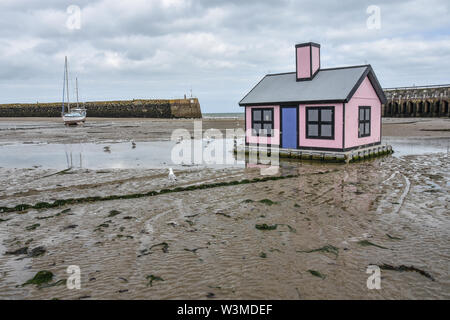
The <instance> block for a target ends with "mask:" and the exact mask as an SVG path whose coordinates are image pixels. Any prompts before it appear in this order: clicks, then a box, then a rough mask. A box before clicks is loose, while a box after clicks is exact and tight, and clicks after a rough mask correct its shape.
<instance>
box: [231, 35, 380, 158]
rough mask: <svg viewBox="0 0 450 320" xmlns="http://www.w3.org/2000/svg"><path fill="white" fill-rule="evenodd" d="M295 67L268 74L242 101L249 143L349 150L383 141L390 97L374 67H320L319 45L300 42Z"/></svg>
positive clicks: (296, 48) (286, 147) (297, 47)
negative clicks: (383, 112) (383, 113)
mask: <svg viewBox="0 0 450 320" xmlns="http://www.w3.org/2000/svg"><path fill="white" fill-rule="evenodd" d="M295 57H296V71H295V72H290V73H279V74H268V75H266V76H265V77H264V78H263V79H262V80H261V81H260V82H259V83H258V84H257V85H256V86H255V87H254V88H253V89H252V90H251V91H250V92H249V93H248V94H247V95H246V96H245V97H244V98H243V99H242V100H241V101H240V102H239V105H240V106H243V107H245V125H246V129H247V134H246V141H245V142H246V145H260V144H264V145H269V146H271V145H276V146H279V147H280V148H283V149H301V150H302V149H303V150H325V151H348V150H351V149H356V148H360V147H368V146H373V145H377V144H380V142H381V105H382V104H384V103H385V102H386V97H385V95H384V93H383V90H382V88H381V86H380V84H379V82H378V80H377V77H376V76H375V72H374V71H373V69H372V67H371V66H370V65H362V66H351V67H341V68H327V69H324V68H321V66H320V45H319V44H317V43H313V42H308V43H303V44H298V45H296V46H295Z"/></svg>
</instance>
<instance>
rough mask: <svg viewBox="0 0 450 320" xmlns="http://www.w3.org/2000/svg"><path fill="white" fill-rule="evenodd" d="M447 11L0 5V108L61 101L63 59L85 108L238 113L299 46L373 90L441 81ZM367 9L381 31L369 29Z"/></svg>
mask: <svg viewBox="0 0 450 320" xmlns="http://www.w3.org/2000/svg"><path fill="white" fill-rule="evenodd" d="M449 3H450V2H449V1H448V0H442V1H441V0H423V1H420V0H418V1H384V0H380V1H361V0H354V1H353V0H352V1H319V0H315V1H295V0H283V1H275V0H270V1H269V0H245V1H244V0H231V1H219V0H147V1H144V0H133V1H131V0H128V1H119V0H98V1H84V0H80V1H63V0H39V1H31V0H30V1H25V0H0V103H11V102H36V101H40V102H50V101H60V100H61V96H62V81H63V67H64V56H65V55H67V56H68V59H69V72H70V78H71V81H72V82H74V78H75V76H78V79H79V87H80V96H81V99H82V100H85V101H93V100H116V99H133V98H136V99H137V98H181V97H183V95H184V94H185V93H186V94H188V95H190V89H191V88H192V92H193V95H194V96H196V97H198V98H199V99H200V104H201V106H202V111H203V112H239V111H241V109H240V108H239V106H238V102H239V100H240V99H241V98H242V97H243V96H244V95H245V94H246V93H247V92H248V91H249V90H250V89H251V88H252V87H253V86H254V85H255V84H256V83H257V82H258V81H259V80H260V79H261V78H262V77H263V76H264V75H265V74H266V73H277V72H290V71H294V70H295V53H294V52H295V51H294V46H295V44H296V43H302V42H309V41H314V42H318V43H320V44H321V58H322V59H321V63H322V67H325V68H327V67H337V66H347V65H358V64H366V63H370V64H371V65H372V67H373V68H374V70H375V72H376V74H377V77H378V79H379V81H380V83H381V85H382V86H383V87H393V86H410V85H414V84H415V85H427V84H443V83H450V14H449ZM71 5H76V6H78V7H79V8H80V9H81V12H80V17H81V19H80V20H79V21H80V24H79V26H80V28H79V29H78V28H77V27H78V24H77V21H78V20H77V19H76V11H71V12H69V13H68V11H67V9H68V7H69V6H71ZM371 5H376V6H378V7H379V8H380V18H381V19H380V28H379V29H377V28H368V26H367V19H368V18H369V17H370V16H372V14H373V13H371V14H369V13H367V8H368V7H369V6H371ZM69 11H70V10H69ZM74 13H75V15H74ZM370 21H373V20H370ZM370 26H373V24H371V25H370ZM71 85H72V83H71ZM72 88H73V86H72ZM72 94H73V92H72Z"/></svg>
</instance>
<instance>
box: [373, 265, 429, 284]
mask: <svg viewBox="0 0 450 320" xmlns="http://www.w3.org/2000/svg"><path fill="white" fill-rule="evenodd" d="M379 267H380V269H381V270H392V271H400V272H403V271H411V272H412V271H414V272H417V273H419V274H421V275H423V276H424V277H426V278H428V279H430V280H431V281H435V280H434V278H433V276H432V275H431V274H429V273H428V272H426V271H424V270H422V269H419V268H416V267H414V266H405V265H400V266H392V265H389V264H382V265H380V266H379Z"/></svg>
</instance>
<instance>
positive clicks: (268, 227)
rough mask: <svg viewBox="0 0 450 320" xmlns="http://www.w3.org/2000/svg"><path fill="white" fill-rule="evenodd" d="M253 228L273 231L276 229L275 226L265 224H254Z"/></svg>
mask: <svg viewBox="0 0 450 320" xmlns="http://www.w3.org/2000/svg"><path fill="white" fill-rule="evenodd" d="M255 228H256V229H258V230H275V229H276V228H277V225H276V224H274V225H268V224H266V223H263V224H256V225H255Z"/></svg>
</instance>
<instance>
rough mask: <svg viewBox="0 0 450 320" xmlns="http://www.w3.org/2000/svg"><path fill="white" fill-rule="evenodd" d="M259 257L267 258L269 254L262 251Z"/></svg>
mask: <svg viewBox="0 0 450 320" xmlns="http://www.w3.org/2000/svg"><path fill="white" fill-rule="evenodd" d="M259 257H260V258H263V259H265V258H267V254H266V253H265V252H261V253H260V254H259Z"/></svg>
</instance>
